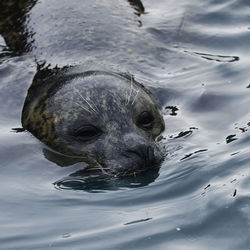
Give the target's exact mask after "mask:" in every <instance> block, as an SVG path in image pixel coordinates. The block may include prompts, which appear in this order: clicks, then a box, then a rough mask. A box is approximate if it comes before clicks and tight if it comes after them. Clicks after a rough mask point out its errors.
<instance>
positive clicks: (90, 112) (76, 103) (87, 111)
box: [76, 102, 93, 114]
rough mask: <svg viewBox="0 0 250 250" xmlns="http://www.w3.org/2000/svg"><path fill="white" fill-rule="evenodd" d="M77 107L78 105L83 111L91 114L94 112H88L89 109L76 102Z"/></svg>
mask: <svg viewBox="0 0 250 250" xmlns="http://www.w3.org/2000/svg"><path fill="white" fill-rule="evenodd" d="M76 105H78V106H79V107H81V108H82V109H84V110H85V111H87V112H89V113H90V114H92V113H93V112H92V111H90V110H88V109H87V108H85V107H84V106H82V105H81V104H79V103H77V102H76Z"/></svg>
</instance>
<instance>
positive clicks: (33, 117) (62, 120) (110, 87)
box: [22, 70, 164, 176]
mask: <svg viewBox="0 0 250 250" xmlns="http://www.w3.org/2000/svg"><path fill="white" fill-rule="evenodd" d="M44 75H46V73H45V74H44V73H43V77H42V78H41V74H40V76H39V75H38V76H36V77H35V78H34V81H33V84H32V85H31V87H30V89H29V92H28V95H27V98H26V101H25V104H24V108H23V112H22V124H23V127H24V128H25V129H27V130H28V131H30V132H31V133H32V134H33V135H34V136H35V137H37V138H38V139H39V140H41V141H42V142H43V143H45V144H46V145H48V146H49V147H51V148H52V149H53V150H55V151H57V152H59V153H62V154H64V155H67V156H71V157H80V158H82V160H83V161H84V162H87V163H88V164H89V165H90V169H91V168H92V169H94V168H95V169H96V167H97V168H99V169H100V170H102V171H103V172H104V173H106V174H110V175H115V176H123V175H131V174H134V173H138V172H141V171H144V170H146V169H148V168H154V167H156V166H158V165H159V163H160V162H161V160H162V159H163V154H162V152H161V150H160V148H159V146H158V145H157V144H156V142H155V138H156V137H157V136H158V135H159V134H160V133H161V132H162V131H163V130H164V121H163V118H162V116H161V114H160V112H159V109H158V106H157V104H156V101H155V100H154V98H153V96H152V94H151V93H150V92H149V91H148V90H147V89H146V88H145V87H144V86H143V85H142V84H140V83H138V82H137V81H135V80H134V78H133V77H132V76H131V75H128V74H122V73H115V72H104V71H88V72H84V73H79V72H75V71H74V70H66V71H63V72H60V73H55V72H54V73H52V74H49V76H46V77H44Z"/></svg>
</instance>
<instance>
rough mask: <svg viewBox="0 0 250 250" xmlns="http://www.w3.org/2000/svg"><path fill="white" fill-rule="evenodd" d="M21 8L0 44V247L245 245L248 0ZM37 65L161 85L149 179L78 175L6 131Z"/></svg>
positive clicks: (248, 213)
mask: <svg viewBox="0 0 250 250" xmlns="http://www.w3.org/2000/svg"><path fill="white" fill-rule="evenodd" d="M27 2H28V1H27ZM29 2H30V3H32V2H33V3H32V4H33V5H34V7H33V8H31V7H32V6H33V5H32V4H31V6H30V9H31V10H30V12H28V13H24V14H23V17H22V18H19V19H18V20H19V21H20V23H21V24H20V23H17V24H16V25H17V26H18V27H17V28H16V30H18V31H19V33H20V34H22V36H21V37H19V38H17V42H18V43H17V44H18V45H19V46H16V44H14V45H15V46H14V45H13V44H11V43H10V41H13V39H12V40H11V39H10V41H8V35H6V31H3V29H2V30H1V33H2V37H0V107H1V108H0V126H1V130H0V159H1V162H0V249H4V250H7V249H11V250H12V249H25V250H27V249H171V250H177V249H178V250H179V249H192V250H193V249H197V250H205V249H206V250H207V249H244V250H245V249H250V177H249V171H250V170H249V169H250V111H249V107H250V60H249V58H250V15H249V14H250V1H248V0H227V1H223V0H222V1H214V0H209V1H198V0H194V1H186V0H182V1H172V0H168V1H163V0H157V1H153V2H152V1H149V0H144V1H143V5H144V8H145V13H142V14H140V12H142V9H141V10H140V8H139V7H138V6H135V5H134V4H132V3H130V4H129V2H128V1H125V0H124V1H122V0H120V1H115V3H114V1H113V3H112V4H111V1H93V2H91V4H89V2H88V1H76V0H75V1H70V2H69V1H66V0H65V1H63V0H62V1H56V0H53V1H48V0H47V1H46V0H43V1H39V3H35V2H36V1H29ZM59 2H60V3H59ZM131 2H132V1H131ZM59 5H60V6H59ZM23 8H24V7H23ZM138 8H139V10H138ZM26 9H28V8H27V6H26ZM0 11H1V10H0ZM19 21H18V22H19ZM5 27H6V26H5ZM4 36H5V37H4ZM3 37H4V38H3ZM6 37H7V38H6ZM18 39H19V40H18ZM111 42H112V43H111ZM36 60H45V61H46V63H48V64H49V63H51V64H52V65H55V64H58V65H59V66H63V65H67V64H78V63H83V62H86V61H89V65H90V66H89V67H91V65H92V61H94V62H95V63H97V62H98V63H99V64H100V65H102V66H103V65H105V67H106V65H108V64H109V65H112V67H117V68H119V69H122V70H123V69H124V70H127V71H129V72H131V73H132V74H134V75H135V77H136V78H137V79H140V80H144V82H145V85H147V84H148V85H151V86H154V87H155V88H157V89H158V90H159V89H163V90H166V91H159V93H158V95H163V96H162V97H163V98H164V100H165V105H164V106H163V108H162V110H163V113H164V118H165V123H166V130H165V132H164V133H163V138H162V140H161V143H162V144H164V146H165V147H166V151H167V152H168V155H167V158H166V160H165V162H164V163H163V164H162V166H161V169H160V171H159V172H158V171H151V172H148V173H145V174H143V175H140V176H135V177H130V178H127V179H120V180H107V179H105V178H100V177H96V178H94V177H93V178H91V179H88V178H84V177H83V178H82V179H76V178H74V177H69V175H70V174H72V173H74V172H76V171H77V170H79V169H80V168H79V166H77V165H74V166H71V167H67V168H61V167H59V166H57V165H56V164H55V163H53V162H50V161H48V160H47V159H46V158H45V156H44V154H43V152H44V149H43V145H41V143H39V142H38V141H37V140H36V139H35V138H33V137H32V136H31V135H30V134H29V133H14V132H13V131H12V128H16V127H21V122H20V119H21V111H22V105H23V102H24V99H25V96H26V93H27V89H28V87H29V85H30V84H31V82H32V78H33V76H34V74H35V72H36V63H35V61H36ZM107 67H108V66H107ZM161 93H162V94H161Z"/></svg>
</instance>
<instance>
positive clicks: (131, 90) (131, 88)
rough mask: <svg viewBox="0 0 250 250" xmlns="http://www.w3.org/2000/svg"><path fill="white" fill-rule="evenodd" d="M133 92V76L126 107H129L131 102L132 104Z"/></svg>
mask: <svg viewBox="0 0 250 250" xmlns="http://www.w3.org/2000/svg"><path fill="white" fill-rule="evenodd" d="M132 92H133V77H132V76H131V80H130V93H129V95H128V99H127V103H126V105H128V104H129V102H130V98H131V96H132Z"/></svg>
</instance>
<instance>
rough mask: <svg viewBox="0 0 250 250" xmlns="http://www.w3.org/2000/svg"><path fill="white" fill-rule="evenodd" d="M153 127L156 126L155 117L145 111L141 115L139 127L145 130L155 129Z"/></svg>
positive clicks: (138, 121) (138, 122)
mask: <svg viewBox="0 0 250 250" xmlns="http://www.w3.org/2000/svg"><path fill="white" fill-rule="evenodd" d="M153 125H154V117H153V115H152V114H151V113H150V112H148V111H144V112H142V113H141V114H140V115H139V117H138V120H137V126H138V127H140V128H142V129H144V130H150V129H152V128H153Z"/></svg>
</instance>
